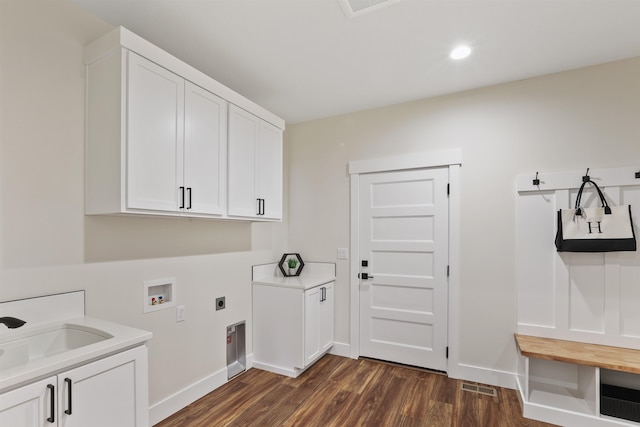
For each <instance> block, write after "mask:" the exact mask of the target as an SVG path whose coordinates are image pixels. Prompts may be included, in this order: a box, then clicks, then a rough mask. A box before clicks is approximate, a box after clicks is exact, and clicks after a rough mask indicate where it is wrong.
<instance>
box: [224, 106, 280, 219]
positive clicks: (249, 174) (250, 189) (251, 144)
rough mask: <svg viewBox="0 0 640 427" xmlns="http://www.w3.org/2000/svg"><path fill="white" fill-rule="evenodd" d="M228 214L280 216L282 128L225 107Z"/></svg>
mask: <svg viewBox="0 0 640 427" xmlns="http://www.w3.org/2000/svg"><path fill="white" fill-rule="evenodd" d="M228 177H229V189H228V191H229V206H228V212H229V215H230V216H239V217H248V218H256V219H272V220H279V219H282V130H281V129H278V128H277V127H275V126H273V125H271V124H270V123H267V122H265V121H264V120H261V119H259V118H258V117H256V116H254V115H253V114H251V113H249V112H247V111H244V110H243V109H241V108H238V107H236V106H234V105H230V106H229V172H228Z"/></svg>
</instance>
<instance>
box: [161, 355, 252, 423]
mask: <svg viewBox="0 0 640 427" xmlns="http://www.w3.org/2000/svg"><path fill="white" fill-rule="evenodd" d="M251 367H253V354H250V355H249V356H247V370H249V369H250V368H251ZM228 381H229V380H228V379H227V367H226V366H225V367H224V368H222V369H220V370H219V371H216V372H214V373H213V374H211V375H208V376H207V377H205V378H203V379H201V380H199V381H196V382H195V383H193V384H191V385H189V386H187V387H185V388H183V389H182V390H180V391H178V392H177V393H174V394H172V395H171V396H169V397H167V398H165V399H163V400H161V401H160V402H157V403H155V404H153V405H151V406H149V425H152V426H153V425H156V424H158V423H159V422H160V421H162V420H164V419H165V418H168V417H170V416H171V415H173V414H175V413H176V412H178V411H179V410H181V409H182V408H184V407H186V406H188V405H190V404H191V403H193V402H195V401H196V400H198V399H200V398H201V397H203V396H205V395H207V394H209V393H211V392H212V391H213V390H215V389H217V388H218V387H221V386H223V385H224V384H226V383H227V382H228Z"/></svg>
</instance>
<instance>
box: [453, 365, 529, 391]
mask: <svg viewBox="0 0 640 427" xmlns="http://www.w3.org/2000/svg"><path fill="white" fill-rule="evenodd" d="M448 375H449V377H451V378H456V379H460V380H465V381H472V382H476V383H481V384H487V385H492V386H496V387H503V388H510V389H516V378H517V375H516V373H515V372H507V371H498V370H495V369H489V368H483V367H480V366H473V365H466V364H464V363H460V364H458V365H457V366H450V367H449V371H448Z"/></svg>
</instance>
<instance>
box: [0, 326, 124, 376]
mask: <svg viewBox="0 0 640 427" xmlns="http://www.w3.org/2000/svg"><path fill="white" fill-rule="evenodd" d="M109 338H113V335H111V334H109V333H107V332H104V331H101V330H99V329H95V328H90V327H87V326H82V325H75V324H72V323H65V324H62V325H58V326H56V327H55V328H45V329H39V330H35V331H31V332H30V333H28V334H24V335H22V336H20V337H19V338H15V337H12V338H11V341H5V342H0V371H2V370H5V369H10V368H14V367H16V366H20V365H24V364H26V363H28V362H30V361H32V360H37V359H42V358H45V357H49V356H53V355H56V354H60V353H63V352H66V351H70V350H75V349H78V348H81V347H85V346H88V345H91V344H95V343H98V342H100V341H104V340H107V339H109Z"/></svg>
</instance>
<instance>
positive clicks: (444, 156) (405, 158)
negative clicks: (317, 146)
mask: <svg viewBox="0 0 640 427" xmlns="http://www.w3.org/2000/svg"><path fill="white" fill-rule="evenodd" d="M461 164H462V149H460V148H454V149H451V150H441V151H430V152H427V153H413V154H404V155H401V156H393V157H383V158H378V159H366V160H352V161H350V162H349V174H350V175H355V174H361V173H370V172H389V171H394V170H406V169H422V168H432V167H437V166H440V167H442V166H451V165H461Z"/></svg>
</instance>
